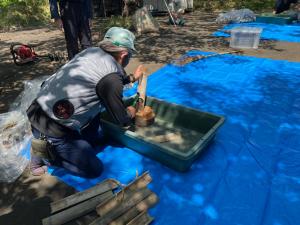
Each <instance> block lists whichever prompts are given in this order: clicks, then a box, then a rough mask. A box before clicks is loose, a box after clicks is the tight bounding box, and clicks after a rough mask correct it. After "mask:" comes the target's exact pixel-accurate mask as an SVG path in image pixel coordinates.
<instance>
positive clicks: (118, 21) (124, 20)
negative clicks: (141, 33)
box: [105, 16, 133, 30]
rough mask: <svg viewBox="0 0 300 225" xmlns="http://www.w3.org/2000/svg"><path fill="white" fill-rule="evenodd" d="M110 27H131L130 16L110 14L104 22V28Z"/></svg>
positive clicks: (130, 28) (129, 28)
mask: <svg viewBox="0 0 300 225" xmlns="http://www.w3.org/2000/svg"><path fill="white" fill-rule="evenodd" d="M111 27H123V28H125V29H128V30H132V29H133V23H132V18H131V17H122V16H112V17H111V18H110V19H109V20H108V21H107V23H106V24H105V30H108V29H109V28H111Z"/></svg>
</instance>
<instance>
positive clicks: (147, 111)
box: [135, 72, 155, 127]
mask: <svg viewBox="0 0 300 225" xmlns="http://www.w3.org/2000/svg"><path fill="white" fill-rule="evenodd" d="M146 88H147V75H146V73H145V72H144V73H143V75H142V77H141V78H140V80H139V84H138V88H137V89H138V90H137V91H138V94H139V99H138V101H137V109H136V110H137V112H136V115H135V125H137V126H141V127H144V126H148V125H150V124H152V123H154V118H155V114H154V112H153V110H152V108H151V107H149V106H145V102H146Z"/></svg>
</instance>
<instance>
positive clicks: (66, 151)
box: [27, 27, 143, 177]
mask: <svg viewBox="0 0 300 225" xmlns="http://www.w3.org/2000/svg"><path fill="white" fill-rule="evenodd" d="M134 40H135V37H134V35H133V34H132V33H131V32H130V31H128V30H126V29H123V28H119V27H113V28H110V29H109V30H108V31H107V33H106V34H105V37H104V39H103V41H101V42H100V43H99V47H92V48H88V49H86V50H84V51H82V52H81V53H79V54H78V55H76V56H75V57H74V58H73V59H72V60H71V61H69V62H68V63H67V64H66V65H64V66H63V67H62V68H61V69H59V70H58V71H57V72H56V73H55V74H54V75H52V76H51V77H49V78H48V79H47V80H46V81H45V82H44V83H43V84H42V86H41V90H40V92H39V93H38V96H37V98H36V99H35V100H34V101H33V103H32V104H31V106H30V107H29V108H28V110H27V115H28V118H29V120H30V122H31V126H32V133H33V135H34V137H35V139H34V140H33V146H32V157H31V172H32V174H33V175H41V174H43V173H45V170H46V169H47V167H46V166H47V164H48V163H49V164H50V165H53V166H58V167H62V168H65V169H67V170H68V171H70V172H71V173H73V174H75V175H78V176H83V177H97V176H99V175H100V174H101V173H102V170H103V165H102V162H101V161H100V160H99V159H98V158H97V157H96V152H95V147H96V146H99V140H100V138H101V127H100V116H99V114H100V112H101V111H102V109H103V107H105V108H106V110H107V111H108V112H109V113H110V114H111V116H112V117H113V118H114V119H115V121H116V122H117V123H118V124H120V126H123V127H127V126H129V125H130V123H131V121H132V119H133V118H134V116H135V108H133V107H132V106H131V107H127V108H125V106H124V103H123V100H122V98H123V85H125V84H128V83H130V82H134V81H136V80H138V79H139V78H140V77H141V75H142V73H143V67H142V66H139V67H138V68H137V69H136V71H135V73H134V74H133V75H130V76H128V75H127V74H126V72H125V71H124V67H126V66H127V64H128V63H129V60H130V58H131V56H132V52H133V51H135V48H134ZM43 141H44V142H43ZM41 143H46V144H41ZM42 146H43V147H42ZM44 149H47V150H46V151H44ZM40 152H43V153H45V154H39V153H40Z"/></svg>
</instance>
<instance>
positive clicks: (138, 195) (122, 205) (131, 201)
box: [90, 188, 157, 225]
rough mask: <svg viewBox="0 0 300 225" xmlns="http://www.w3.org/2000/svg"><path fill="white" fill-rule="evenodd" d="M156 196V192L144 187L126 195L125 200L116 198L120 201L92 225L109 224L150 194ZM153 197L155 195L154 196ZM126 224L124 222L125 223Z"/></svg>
mask: <svg viewBox="0 0 300 225" xmlns="http://www.w3.org/2000/svg"><path fill="white" fill-rule="evenodd" d="M153 195H154V196H155V197H154V198H157V196H156V194H154V193H153V192H151V191H150V190H149V189H146V188H145V189H142V190H137V191H134V192H132V193H130V194H129V195H127V196H126V198H125V199H123V200H116V201H117V202H118V205H117V206H116V207H115V208H113V209H112V210H110V211H109V212H107V213H106V214H105V215H103V216H101V217H99V218H98V219H96V220H95V221H93V223H92V224H90V225H107V224H110V223H111V222H112V221H113V220H115V219H116V218H118V217H120V216H121V215H123V214H124V213H126V212H127V211H128V210H130V209H131V208H132V207H134V206H136V205H137V204H138V203H140V202H141V201H143V200H144V199H145V198H147V197H148V196H153ZM152 198H153V197H152ZM123 224H124V223H123Z"/></svg>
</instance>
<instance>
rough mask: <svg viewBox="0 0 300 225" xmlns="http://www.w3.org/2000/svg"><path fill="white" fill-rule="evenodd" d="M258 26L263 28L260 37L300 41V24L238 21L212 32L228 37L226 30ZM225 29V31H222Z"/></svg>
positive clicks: (218, 35)
mask: <svg viewBox="0 0 300 225" xmlns="http://www.w3.org/2000/svg"><path fill="white" fill-rule="evenodd" d="M245 26H246V27H260V28H263V32H262V34H261V38H262V39H268V40H277V41H287V42H300V24H294V25H277V24H267V23H242V24H241V23H238V24H229V25H226V26H224V27H223V28H222V29H221V30H219V31H217V32H215V33H214V36H217V37H230V34H228V33H226V31H228V30H230V29H232V28H235V27H245ZM224 31H225V32H224Z"/></svg>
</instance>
